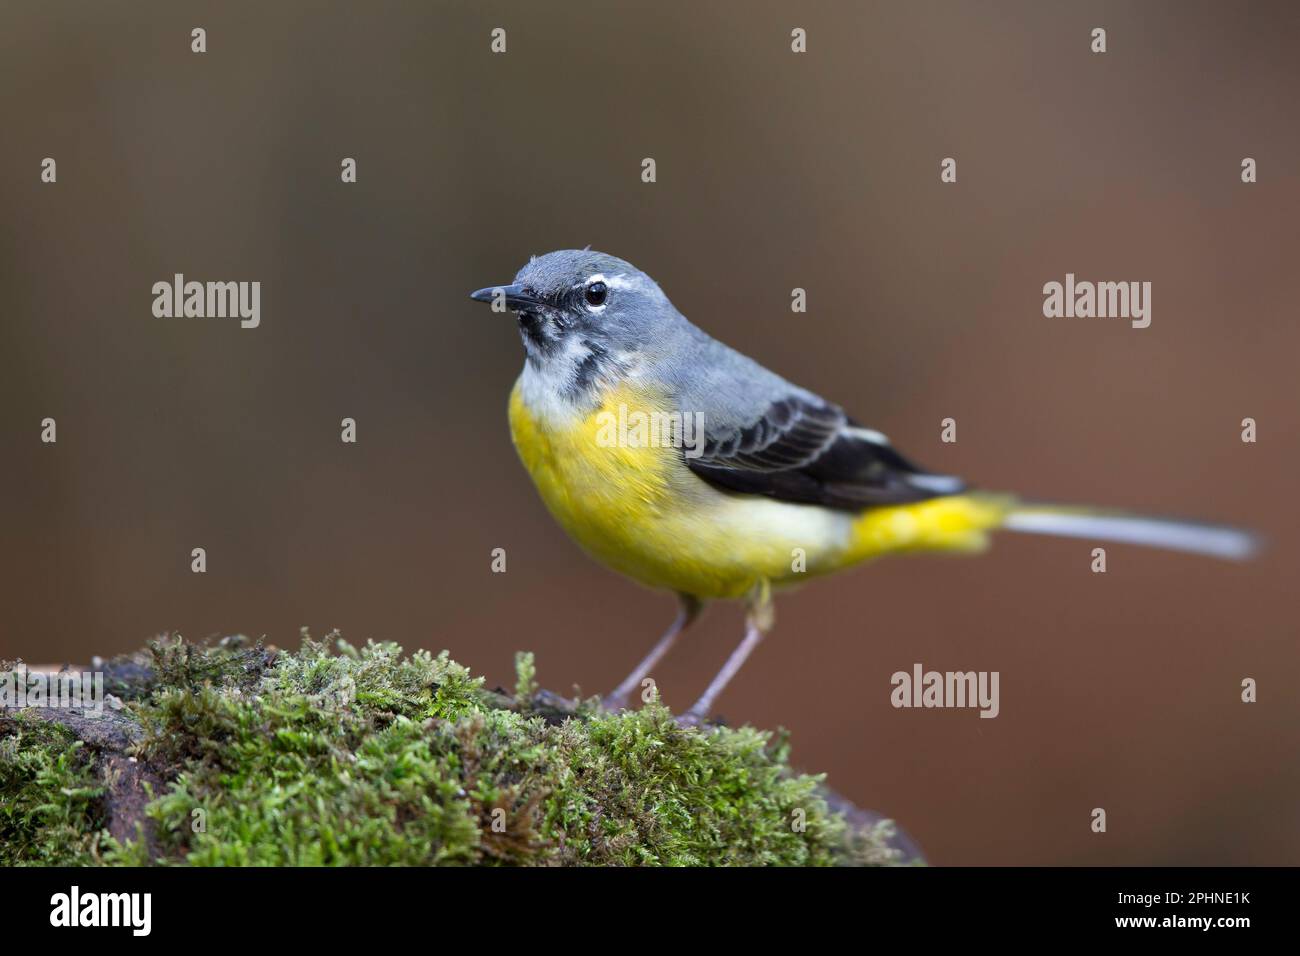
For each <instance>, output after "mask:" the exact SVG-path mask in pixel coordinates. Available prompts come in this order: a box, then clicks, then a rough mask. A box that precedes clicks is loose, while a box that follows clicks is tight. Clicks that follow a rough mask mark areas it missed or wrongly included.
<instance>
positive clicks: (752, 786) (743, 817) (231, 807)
mask: <svg viewBox="0 0 1300 956" xmlns="http://www.w3.org/2000/svg"><path fill="white" fill-rule="evenodd" d="M303 638H304V640H303V647H302V649H301V650H300V651H298V652H296V653H295V652H286V651H279V650H276V649H274V648H270V647H266V646H263V644H262V643H260V642H250V641H248V640H247V639H244V638H242V637H232V638H226V639H224V640H222V641H219V642H217V643H215V644H213V645H210V646H198V645H194V644H190V643H187V642H185V641H183V640H182V639H180V638H179V637H170V636H169V637H166V638H162V639H159V640H158V641H155V642H153V643H152V644H151V645H150V646H149V647H148V648H147V649H145V650H143V651H141V652H139V653H136V654H133V655H128V656H125V657H121V658H117V659H114V660H112V661H107V662H104V661H96V662H95V665H94V670H96V671H100V672H102V673H103V674H104V690H105V695H106V700H107V706H105V707H104V708H103V710H102V713H100V714H99V715H98V716H95V715H94V714H93V713H91V712H88V711H82V710H76V709H69V708H61V707H48V706H45V707H31V706H25V707H21V708H12V707H11V708H9V709H7V710H0V865H16V864H64V865H152V864H173V865H174V864H191V865H493V864H505V865H859V864H866V865H890V864H898V863H913V862H919V853H918V852H917V851H916V849H915V847H914V846H913V845H912V844H911V843H910V841H908V840H907V838H906V837H905V836H903V835H901V834H900V833H899V832H898V831H897V830H896V829H895V828H894V827H893V826H892V824H891V823H890V822H889V821H888V820H885V819H883V818H882V817H880V816H879V815H877V814H874V813H871V812H870V811H864V810H860V809H858V808H856V807H854V806H852V804H850V803H849V802H848V801H846V800H844V799H843V798H841V797H839V796H837V795H836V794H834V793H833V792H832V791H830V790H829V789H828V788H826V787H825V785H824V783H823V782H822V779H821V778H820V777H815V776H809V775H806V774H801V773H797V772H795V771H793V770H792V769H790V766H789V763H788V759H789V741H788V739H787V737H786V735H785V734H784V733H775V734H774V733H770V732H764V731H759V730H755V729H753V728H750V727H741V728H728V727H722V726H705V727H699V728H697V727H681V726H679V725H678V724H677V722H676V721H675V720H674V719H673V717H672V715H671V714H670V713H669V711H668V710H667V709H666V708H665V707H663V706H662V705H660V704H659V703H657V702H652V703H649V704H646V705H645V706H644V707H642V708H641V709H640V710H636V711H626V712H621V713H609V712H606V711H604V710H602V709H601V707H600V706H599V702H598V701H597V700H595V699H594V698H593V699H589V700H580V699H571V698H565V697H562V696H560V695H557V694H554V693H551V692H548V691H544V690H538V689H537V687H536V682H535V673H534V667H533V660H532V656H531V655H528V654H521V655H519V657H518V659H517V673H518V679H517V684H516V687H515V689H514V691H513V692H509V691H507V690H505V689H503V688H498V689H496V690H487V689H485V688H484V687H483V686H482V683H483V682H482V679H481V678H474V677H472V676H471V675H470V674H469V672H468V671H467V670H466V669H465V668H463V667H461V666H460V665H458V664H456V663H454V662H453V661H451V660H450V659H449V658H448V656H447V655H446V654H445V653H443V654H441V655H439V656H436V657H435V656H433V655H430V654H428V653H427V652H417V653H415V654H412V655H409V656H408V655H404V654H403V653H402V650H401V648H399V647H398V646H396V645H394V644H391V643H384V644H375V643H371V644H368V645H366V646H365V647H363V648H354V647H352V646H351V645H349V644H348V643H347V642H345V641H343V640H342V639H341V638H340V637H339V636H338V635H337V634H333V635H330V637H329V638H328V639H327V640H326V641H325V642H323V643H318V642H316V641H313V640H312V639H311V638H310V636H308V635H306V634H305V633H304V635H303ZM6 669H8V668H6Z"/></svg>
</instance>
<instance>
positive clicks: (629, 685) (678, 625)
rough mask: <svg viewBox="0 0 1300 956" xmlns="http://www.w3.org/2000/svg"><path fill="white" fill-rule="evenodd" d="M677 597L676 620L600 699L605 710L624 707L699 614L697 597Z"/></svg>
mask: <svg viewBox="0 0 1300 956" xmlns="http://www.w3.org/2000/svg"><path fill="white" fill-rule="evenodd" d="M678 598H679V600H680V601H681V607H680V609H679V610H678V612H677V618H676V620H674V621H673V623H672V624H671V625H669V627H668V630H667V631H665V632H664V636H663V637H661V638H659V641H658V642H657V643H656V644H655V646H654V647H652V648H650V653H649V654H647V655H646V656H645V659H644V660H642V661H641V663H640V664H637V665H636V667H634V668H633V669H632V673H630V674H628V675H627V677H626V678H624V680H623V683H621V684H619V685H618V686H617V687H616V688H614V690H613V692H612V693H610V694H608V695H607V696H606V697H605V699H604V700H603V701H601V703H602V705H603V706H604V707H605V709H606V710H622V709H623V708H624V707H626V706H627V702H628V700H629V699H630V698H631V697H632V695H633V694H634V693H636V691H637V690H639V689H640V687H641V682H642V681H643V680H645V678H646V675H647V674H649V673H650V671H652V670H653V669H654V667H655V665H656V664H658V663H659V662H660V661H661V660H663V657H664V655H665V654H667V653H668V651H669V650H670V649H671V648H672V646H673V644H675V643H676V642H677V638H679V637H681V635H682V632H683V631H685V630H686V629H687V628H688V627H690V626H691V623H692V622H693V621H694V620H695V619H696V618H697V617H699V616H700V611H701V610H703V608H704V604H703V603H702V602H701V601H700V600H699V598H694V597H691V596H690V595H689V594H679V595H678Z"/></svg>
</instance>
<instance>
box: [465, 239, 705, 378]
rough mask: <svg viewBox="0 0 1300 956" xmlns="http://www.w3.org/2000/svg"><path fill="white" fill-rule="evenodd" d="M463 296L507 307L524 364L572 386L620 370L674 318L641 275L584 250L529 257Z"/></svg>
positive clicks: (611, 258) (656, 289)
mask: <svg viewBox="0 0 1300 956" xmlns="http://www.w3.org/2000/svg"><path fill="white" fill-rule="evenodd" d="M470 298H472V299H474V300H476V301H478V302H486V303H488V304H490V305H492V307H493V309H494V310H495V311H499V312H505V311H509V312H513V313H515V315H516V316H517V317H518V321H519V332H520V337H521V338H522V339H523V343H524V350H525V352H526V353H527V356H528V362H529V364H530V365H532V366H534V367H535V368H537V369H538V370H539V371H543V372H545V373H547V375H548V377H550V376H554V377H555V379H556V380H557V384H560V385H561V387H563V388H569V389H574V390H576V389H585V388H587V387H588V386H590V385H591V384H592V382H594V381H595V380H596V379H597V378H598V377H600V376H601V375H608V374H609V373H611V372H612V371H614V370H616V369H617V368H619V367H623V368H626V367H627V366H628V364H629V363H632V362H634V361H635V359H636V357H637V355H638V354H639V353H641V352H642V351H643V350H646V349H648V348H650V349H652V348H653V347H654V345H655V343H656V341H657V339H658V338H659V337H660V336H661V335H662V334H663V332H664V330H665V329H666V328H668V327H670V326H671V325H673V324H674V323H675V322H677V321H680V316H678V314H677V312H676V310H675V309H674V308H673V307H672V304H671V303H670V302H669V301H668V298H667V297H666V296H665V295H664V294H663V292H662V291H661V290H660V288H659V286H658V285H657V284H656V283H655V281H654V280H653V279H651V278H650V277H649V276H648V275H646V274H645V273H644V272H642V271H641V270H640V269H638V268H636V266H634V265H632V264H631V263H630V262H625V261H623V260H622V259H619V258H616V257H614V256H610V255H606V254H605V253H603V252H592V251H591V250H588V249H564V250H561V251H559V252H549V253H547V254H546V255H544V256H536V257H534V258H533V259H531V260H530V261H529V262H528V264H527V265H525V266H524V267H523V268H522V269H520V270H519V272H518V273H517V274H516V275H515V278H514V281H513V282H511V283H510V284H509V285H502V286H489V287H488V288H486V289H479V290H478V291H477V292H474V293H471V294H470Z"/></svg>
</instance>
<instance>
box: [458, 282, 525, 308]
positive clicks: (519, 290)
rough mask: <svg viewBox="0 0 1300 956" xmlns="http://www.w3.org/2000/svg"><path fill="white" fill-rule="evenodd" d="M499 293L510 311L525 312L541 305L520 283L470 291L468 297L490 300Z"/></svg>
mask: <svg viewBox="0 0 1300 956" xmlns="http://www.w3.org/2000/svg"><path fill="white" fill-rule="evenodd" d="M498 294H500V295H502V296H504V297H505V302H506V308H507V309H509V310H510V311H512V312H527V311H528V310H529V309H535V308H537V307H538V306H539V305H542V300H541V299H539V298H537V296H535V295H531V294H530V293H529V292H527V291H526V290H525V289H524V287H523V286H521V285H496V286H491V287H489V288H487V289H479V290H478V291H477V292H471V293H470V294H469V297H470V298H471V299H473V300H474V301H475V302H492V301H494V300H495V299H496V297H497V295H498Z"/></svg>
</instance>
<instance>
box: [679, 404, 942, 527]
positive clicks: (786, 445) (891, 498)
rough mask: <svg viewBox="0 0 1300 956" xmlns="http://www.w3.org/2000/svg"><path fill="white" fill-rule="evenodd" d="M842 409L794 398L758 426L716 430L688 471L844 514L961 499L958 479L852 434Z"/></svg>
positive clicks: (769, 411)
mask: <svg viewBox="0 0 1300 956" xmlns="http://www.w3.org/2000/svg"><path fill="white" fill-rule="evenodd" d="M857 427H858V426H857V425H856V424H855V423H854V422H852V421H850V420H849V419H848V418H847V417H846V416H845V414H844V412H843V410H841V409H840V408H839V407H838V406H836V405H832V404H830V403H829V402H816V401H810V400H808V399H805V398H802V397H800V396H797V395H792V396H789V397H787V398H783V399H780V400H778V401H775V402H773V403H772V404H771V405H769V406H768V408H767V410H766V411H765V412H764V413H763V415H761V416H760V417H759V418H758V419H757V421H754V422H752V423H751V424H748V425H745V426H743V427H733V428H728V429H723V430H721V431H716V432H715V431H712V430H710V429H709V427H708V423H707V422H705V440H704V448H703V453H702V454H701V455H700V456H699V457H694V458H692V457H687V458H686V463H687V465H688V466H689V467H690V469H691V470H692V471H693V472H695V474H697V475H699V476H700V477H701V478H703V479H705V480H706V481H709V482H711V483H712V484H714V485H717V486H719V487H722V488H727V489H729V490H731V491H741V492H745V493H747V494H755V495H767V496H768V497H771V498H777V499H780V500H781V501H791V502H798V503H801V504H818V505H824V506H826V507H830V508H838V509H843V510H846V511H860V510H862V509H863V508H869V507H873V506H880V505H897V504H906V503H908V502H914V501H924V500H926V499H928V498H935V497H939V496H941V495H948V494H956V493H958V492H960V491H962V490H963V489H964V488H965V486H964V485H963V484H962V482H961V481H959V480H958V479H956V478H949V477H947V476H943V475H935V474H931V473H929V472H926V471H924V470H922V469H921V468H918V467H917V466H916V465H914V464H912V463H911V462H910V461H908V460H907V459H906V458H904V457H903V456H902V455H900V454H899V453H898V452H897V451H896V450H895V449H894V448H893V447H891V446H890V445H888V444H885V443H881V442H879V441H875V440H873V439H872V437H870V436H869V435H866V434H863V433H861V432H857V431H854V429H856V428H857Z"/></svg>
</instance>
